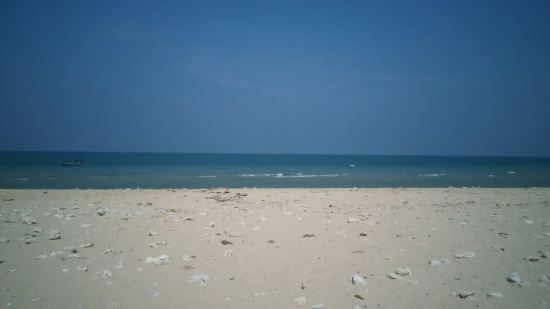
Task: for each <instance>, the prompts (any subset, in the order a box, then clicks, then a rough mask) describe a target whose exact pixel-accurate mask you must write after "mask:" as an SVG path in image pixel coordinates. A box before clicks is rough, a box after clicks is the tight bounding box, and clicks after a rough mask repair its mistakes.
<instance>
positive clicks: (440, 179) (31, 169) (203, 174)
mask: <svg viewBox="0 0 550 309" xmlns="http://www.w3.org/2000/svg"><path fill="white" fill-rule="evenodd" d="M76 159H80V160H83V161H84V163H83V164H82V165H81V166H76V167H67V166H61V163H64V162H69V161H72V160H76ZM215 186H227V187H311V188H322V187H341V188H345V187H449V186H455V187H462V186H468V187H471V186H479V187H532V186H537V187H543V186H544V187H547V186H550V158H517V157H431V156H359V155H270V154H175V153H66V152H65V153H57V152H0V188H45V189H47V188H52V189H53V188H136V187H139V188H206V187H215Z"/></svg>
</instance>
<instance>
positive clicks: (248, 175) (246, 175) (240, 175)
mask: <svg viewBox="0 0 550 309" xmlns="http://www.w3.org/2000/svg"><path fill="white" fill-rule="evenodd" d="M276 175H282V174H239V177H274V176H276Z"/></svg>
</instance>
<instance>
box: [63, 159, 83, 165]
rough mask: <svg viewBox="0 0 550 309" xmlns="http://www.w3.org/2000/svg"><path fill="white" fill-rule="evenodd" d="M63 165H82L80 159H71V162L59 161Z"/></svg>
mask: <svg viewBox="0 0 550 309" xmlns="http://www.w3.org/2000/svg"><path fill="white" fill-rule="evenodd" d="M61 165H63V166H80V165H82V160H72V161H71V162H65V163H61Z"/></svg>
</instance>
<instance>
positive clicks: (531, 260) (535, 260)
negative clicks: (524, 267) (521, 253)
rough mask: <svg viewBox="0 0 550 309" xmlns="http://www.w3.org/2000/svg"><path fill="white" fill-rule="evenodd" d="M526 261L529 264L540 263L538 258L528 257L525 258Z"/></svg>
mask: <svg viewBox="0 0 550 309" xmlns="http://www.w3.org/2000/svg"><path fill="white" fill-rule="evenodd" d="M524 259H525V260H527V261H529V262H538V261H539V260H540V258H539V257H536V256H528V257H524Z"/></svg>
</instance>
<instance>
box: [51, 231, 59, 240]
mask: <svg viewBox="0 0 550 309" xmlns="http://www.w3.org/2000/svg"><path fill="white" fill-rule="evenodd" d="M49 239H50V240H56V239H61V232H59V231H51V232H50V237H49Z"/></svg>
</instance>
